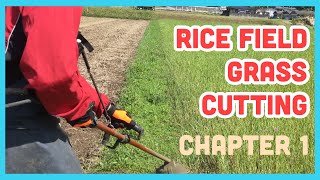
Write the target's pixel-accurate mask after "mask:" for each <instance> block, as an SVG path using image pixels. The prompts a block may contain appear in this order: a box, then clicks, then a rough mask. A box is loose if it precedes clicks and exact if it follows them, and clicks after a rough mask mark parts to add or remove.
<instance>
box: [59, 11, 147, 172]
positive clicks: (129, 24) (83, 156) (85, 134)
mask: <svg viewBox="0 0 320 180" xmlns="http://www.w3.org/2000/svg"><path fill="white" fill-rule="evenodd" d="M147 25H148V21H144V20H125V19H110V18H92V17H82V20H81V25H80V31H81V33H82V34H83V35H84V36H85V37H86V38H87V39H88V41H89V42H90V43H91V44H92V45H93V47H94V49H95V50H94V51H93V52H92V53H90V54H88V58H89V61H90V62H89V63H90V66H91V72H92V74H93V76H94V78H95V81H96V83H97V85H98V88H99V90H100V91H101V92H103V93H106V94H108V95H109V97H110V99H111V100H112V101H117V97H118V95H119V92H120V90H121V88H122V85H123V81H124V78H125V70H126V69H127V67H128V65H129V63H130V62H131V60H132V59H133V57H134V55H135V50H136V48H137V46H138V44H139V41H140V39H141V38H142V37H143V33H144V31H145V28H146V27H147ZM79 69H80V71H81V73H82V75H83V76H84V77H86V78H87V80H88V82H90V83H91V80H90V79H89V75H88V74H87V72H86V68H85V65H84V63H83V60H82V58H80V59H79ZM62 127H63V128H64V129H65V130H66V132H67V133H68V135H69V138H70V141H71V144H72V146H73V148H74V150H75V151H76V154H77V155H78V157H79V159H80V161H81V164H82V167H83V169H84V170H85V171H86V170H87V169H90V168H91V167H93V166H94V165H96V164H97V163H99V157H100V154H101V149H102V146H101V139H102V135H103V134H102V132H100V131H99V130H96V129H76V128H72V127H71V126H70V125H68V124H66V123H62Z"/></svg>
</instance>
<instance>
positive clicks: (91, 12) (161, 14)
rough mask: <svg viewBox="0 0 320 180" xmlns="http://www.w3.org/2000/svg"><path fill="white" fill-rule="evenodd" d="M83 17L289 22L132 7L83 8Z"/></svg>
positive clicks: (282, 23)
mask: <svg viewBox="0 0 320 180" xmlns="http://www.w3.org/2000/svg"><path fill="white" fill-rule="evenodd" d="M83 15H84V16H91V17H106V18H119V19H135V20H137V19H143V20H152V19H175V20H185V21H203V22H215V23H217V22H226V23H237V22H242V23H243V24H263V25H274V24H275V25H288V24H290V23H289V21H285V20H281V19H267V18H256V17H235V16H233V17H231V18H230V17H229V16H220V15H213V14H206V13H192V12H175V11H149V10H136V9H134V7H85V8H84V11H83Z"/></svg>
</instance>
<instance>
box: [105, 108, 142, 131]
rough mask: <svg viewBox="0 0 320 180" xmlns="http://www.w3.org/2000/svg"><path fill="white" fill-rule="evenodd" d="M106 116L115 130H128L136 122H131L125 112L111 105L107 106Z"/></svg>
mask: <svg viewBox="0 0 320 180" xmlns="http://www.w3.org/2000/svg"><path fill="white" fill-rule="evenodd" d="M107 114H108V116H109V117H110V118H111V125H112V126H113V127H114V128H116V129H117V128H126V129H127V130H130V129H133V128H134V127H135V126H136V122H135V121H134V120H132V118H131V116H130V115H129V114H128V113H127V112H126V111H125V110H121V109H117V108H116V106H115V104H113V103H111V104H110V105H109V107H108V110H107Z"/></svg>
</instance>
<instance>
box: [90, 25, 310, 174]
mask: <svg viewBox="0 0 320 180" xmlns="http://www.w3.org/2000/svg"><path fill="white" fill-rule="evenodd" d="M208 23H209V22H198V21H181V20H167V19H162V20H153V21H151V23H150V25H149V27H148V28H147V30H146V32H145V36H144V38H143V39H142V41H141V43H140V46H139V49H138V51H137V54H136V58H135V61H134V63H133V64H132V66H131V67H130V69H129V70H128V72H127V79H126V85H125V88H124V90H123V91H122V93H121V95H120V99H119V102H118V103H119V104H120V105H121V106H122V107H123V108H125V109H126V110H128V111H129V112H130V113H131V114H132V115H133V117H134V118H135V120H136V121H137V122H138V123H139V124H140V125H141V126H142V127H144V129H145V136H144V137H143V139H142V140H141V141H140V142H141V143H143V144H145V145H147V146H148V147H150V148H152V149H154V150H155V151H157V152H160V153H162V154H164V155H166V156H168V157H170V158H172V159H175V160H177V161H178V162H180V163H182V164H184V165H186V166H187V167H188V168H189V169H191V171H192V172H193V173H314V115H313V113H314V106H313V104H314V98H313V97H314V76H313V75H314V69H313V64H314V41H313V39H314V31H313V30H312V29H311V40H312V41H311V45H310V47H309V49H308V50H307V51H304V52H254V51H252V50H249V51H247V52H238V51H237V49H236V48H234V50H233V51H231V52H176V51H174V48H173V28H174V26H176V25H181V24H183V25H205V24H208ZM218 24H219V25H223V24H227V23H223V22H215V23H213V25H218ZM228 24H230V23H228ZM240 24H241V22H239V24H236V23H233V24H231V25H232V26H233V28H234V30H236V27H237V26H238V25H240ZM232 40H233V42H234V45H236V34H235V32H234V35H233V39H232ZM234 47H236V46H234ZM231 58H240V59H244V58H253V59H258V60H260V59H263V58H273V59H275V60H277V59H280V58H288V59H295V58H304V59H306V60H307V61H308V62H309V64H310V74H311V79H310V80H309V82H308V83H307V84H305V85H303V86H296V85H292V84H290V85H286V86H281V85H255V86H254V85H239V86H232V85H229V84H228V83H227V82H226V81H225V78H224V66H225V63H226V61H227V60H229V59H231ZM206 91H212V92H296V91H303V92H306V93H307V94H308V95H309V96H310V98H311V99H310V100H311V111H310V114H309V116H308V117H306V118H304V119H294V118H291V119H290V118H289V119H286V118H281V119H267V118H261V119H255V118H254V117H253V116H252V115H251V113H252V109H251V106H250V109H249V112H248V117H247V118H244V119H239V118H237V117H232V118H230V119H220V118H215V119H205V118H203V117H201V116H200V114H199V112H198V100H199V97H200V95H201V94H202V93H203V92H206ZM185 134H186V135H192V136H195V135H201V136H204V135H210V136H211V137H212V136H214V135H217V134H219V135H220V134H221V135H224V136H226V137H227V136H228V135H239V136H242V135H286V136H288V137H290V139H291V141H290V151H291V155H290V156H284V155H280V156H260V155H259V143H258V142H255V144H254V145H255V151H254V155H253V156H248V155H247V148H246V145H247V144H246V143H244V144H243V147H242V148H241V149H239V150H236V151H235V155H233V156H228V155H226V156H221V155H218V156H213V155H209V156H205V155H200V156H197V155H195V154H192V155H190V156H182V155H181V154H180V152H179V138H180V137H181V136H182V135H185ZM303 135H308V136H309V155H307V156H303V155H302V143H301V142H300V140H299V139H300V137H301V136H303ZM190 147H194V144H190ZM273 148H274V146H273ZM161 164H162V161H161V160H158V159H156V158H153V157H152V156H150V155H148V154H146V153H143V152H142V151H140V150H138V149H136V148H134V147H131V146H130V145H121V146H120V147H119V148H118V149H116V150H109V149H106V150H105V151H104V156H103V158H102V159H101V163H100V165H99V166H98V167H96V168H95V169H93V170H92V172H103V173H154V170H155V168H156V167H158V166H160V165H161Z"/></svg>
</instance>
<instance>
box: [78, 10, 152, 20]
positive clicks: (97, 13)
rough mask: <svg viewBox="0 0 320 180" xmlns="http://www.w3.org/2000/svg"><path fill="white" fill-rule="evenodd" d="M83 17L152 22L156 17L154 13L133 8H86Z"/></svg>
mask: <svg viewBox="0 0 320 180" xmlns="http://www.w3.org/2000/svg"><path fill="white" fill-rule="evenodd" d="M82 15H83V16H89V17H108V18H118V19H144V20H150V19H152V18H153V16H154V14H153V12H152V11H145V10H136V9H134V8H133V7H85V8H84V9H83V13H82Z"/></svg>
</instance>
